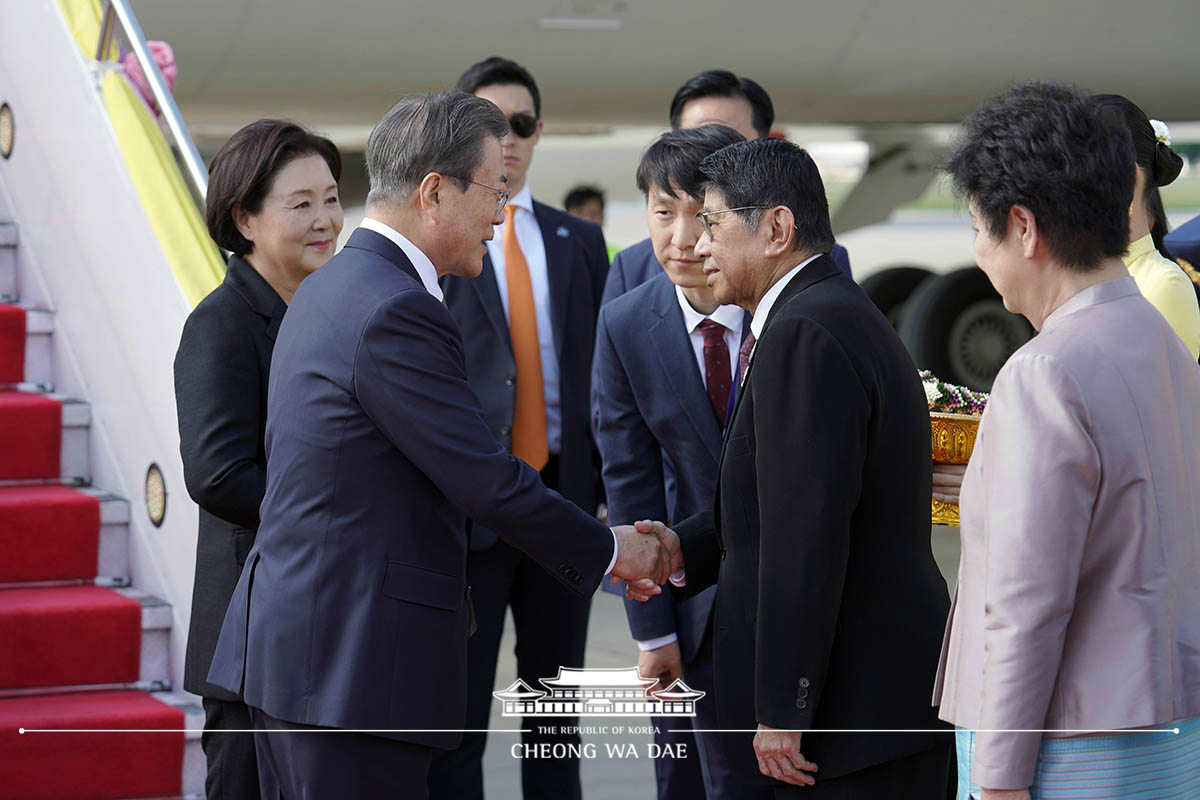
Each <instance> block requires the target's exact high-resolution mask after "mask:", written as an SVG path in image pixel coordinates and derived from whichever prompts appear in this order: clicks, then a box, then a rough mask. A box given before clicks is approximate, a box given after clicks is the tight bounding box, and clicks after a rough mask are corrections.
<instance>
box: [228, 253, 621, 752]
mask: <svg viewBox="0 0 1200 800" xmlns="http://www.w3.org/2000/svg"><path fill="white" fill-rule="evenodd" d="M266 447H267V490H266V497H265V498H264V500H263V505H262V524H261V526H260V527H259V531H258V540H257V542H256V543H255V545H254V549H253V550H252V551H251V553H250V557H249V559H248V560H247V563H246V567H245V569H244V570H243V571H242V575H241V578H240V580H239V581H238V584H237V588H236V589H235V591H234V595H233V599H232V601H231V602H230V606H229V612H228V613H227V614H226V617H225V624H224V627H223V628H222V630H221V638H220V640H219V641H218V643H217V650H216V653H215V655H214V656H213V663H212V670H211V671H210V673H209V681H210V682H212V683H215V684H217V685H218V686H221V687H224V688H225V689H228V690H229V691H237V690H238V689H239V688H241V689H243V693H244V696H245V699H246V702H247V703H248V704H249V705H251V706H255V707H258V708H261V709H262V710H264V711H266V712H267V713H268V714H270V715H271V716H273V717H276V718H278V719H282V720H286V721H288V722H298V723H303V724H307V725H319V726H327V727H335V728H358V729H380V728H387V729H410V730H411V729H451V730H448V731H446V732H439V733H394V734H386V736H388V737H389V738H395V739H401V740H406V741H412V742H416V743H421V744H426V745H431V746H435V747H453V746H455V745H456V744H457V743H458V741H459V740H460V738H461V734H460V733H457V732H455V731H454V730H453V729H455V728H462V726H463V723H464V721H465V714H466V710H465V709H466V689H467V631H468V624H469V617H470V611H469V609H470V598H469V595H468V594H467V592H468V589H467V584H466V569H467V546H468V543H467V518H468V517H471V518H473V519H477V520H479V521H480V522H482V523H484V524H486V525H488V526H489V527H491V528H492V529H493V530H496V531H497V532H499V533H500V535H502V536H504V537H505V539H506V540H507V541H508V542H509V543H511V544H513V545H514V546H516V547H518V548H520V549H521V550H523V551H524V552H525V553H527V554H528V555H529V556H530V557H531V558H533V559H534V560H535V561H537V562H538V563H540V564H541V565H542V566H544V567H545V568H546V569H547V570H548V571H549V572H550V574H551V575H553V576H554V577H556V578H557V579H558V580H559V581H561V582H562V583H563V584H564V585H565V586H567V587H568V588H569V589H571V590H573V591H575V592H578V593H579V594H581V595H585V596H586V595H588V594H590V593H591V592H593V591H594V590H595V588H596V585H597V584H598V583H599V582H600V578H601V577H602V575H603V573H604V570H605V568H606V567H607V566H608V563H609V560H610V559H611V558H612V554H613V537H612V534H611V532H609V530H608V529H607V528H606V527H605V526H604V525H602V524H601V523H599V522H597V521H596V520H595V519H593V518H592V517H591V516H590V515H589V514H587V513H585V512H583V511H581V510H580V509H579V508H578V507H576V506H575V505H573V504H572V503H569V502H566V501H564V500H563V499H562V498H561V497H559V496H558V495H556V494H554V493H553V492H551V491H549V490H547V489H546V488H545V487H544V486H543V485H542V484H541V482H540V480H539V479H538V476H537V473H536V472H534V471H533V470H532V469H530V468H529V467H528V466H527V465H526V464H524V463H523V462H521V461H520V460H518V459H516V458H514V457H513V456H512V455H510V454H509V453H507V452H505V450H504V448H502V447H501V446H500V445H499V444H498V443H497V442H496V440H495V438H494V437H493V436H492V434H491V432H490V431H489V430H488V426H487V424H486V423H485V422H484V418H483V413H482V411H481V410H480V408H479V401H478V399H477V398H476V396H475V393H474V391H472V389H471V387H470V384H469V383H468V382H467V378H466V371H465V369H464V365H463V349H462V338H461V336H460V335H459V332H458V326H457V325H455V324H454V320H453V319H451V317H450V314H449V313H448V312H447V311H446V308H445V306H443V305H442V304H441V303H439V302H438V301H437V300H436V299H435V298H434V297H433V296H432V295H430V294H429V292H427V291H426V290H425V288H424V286H422V284H421V282H420V281H419V280H418V278H417V273H416V271H415V269H414V268H413V267H412V265H411V264H410V262H409V261H408V259H407V258H406V257H405V256H404V254H403V252H402V251H401V250H400V248H399V247H397V246H396V245H395V244H393V243H392V242H391V241H389V240H388V239H387V238H386V237H383V236H380V235H379V234H377V233H375V232H373V231H368V230H358V231H355V233H354V234H353V235H352V236H351V237H350V241H349V242H348V243H347V244H346V246H345V248H344V249H343V250H342V251H341V252H340V253H338V254H337V255H336V256H334V257H333V258H332V259H331V260H330V261H329V263H328V264H326V265H325V266H324V267H322V268H321V269H319V270H317V271H316V272H315V273H313V274H312V275H310V276H309V277H308V278H306V279H305V280H304V283H302V284H301V285H300V289H299V290H298V291H297V292H296V295H295V297H294V298H293V299H292V303H291V306H290V308H289V309H288V313H287V317H286V318H285V319H284V322H283V325H282V326H281V327H280V329H279V337H278V341H277V343H276V346H275V356H274V362H273V364H272V365H271V382H270V394H269V400H268V414H267V437H266ZM564 531H569V532H570V535H569V536H568V535H564Z"/></svg>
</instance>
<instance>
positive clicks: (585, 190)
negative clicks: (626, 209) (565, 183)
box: [563, 185, 604, 211]
mask: <svg viewBox="0 0 1200 800" xmlns="http://www.w3.org/2000/svg"><path fill="white" fill-rule="evenodd" d="M592 200H595V201H597V202H598V203H600V208H601V209H603V208H604V192H602V191H600V189H598V188H597V187H595V186H587V185H581V186H576V187H574V188H573V189H571V191H569V192H567V196H566V197H564V198H563V208H565V209H566V210H567V211H570V210H571V209H572V208H579V207H580V206H582V205H584V204H585V203H590V202H591V201H592Z"/></svg>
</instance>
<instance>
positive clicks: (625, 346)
mask: <svg viewBox="0 0 1200 800" xmlns="http://www.w3.org/2000/svg"><path fill="white" fill-rule="evenodd" d="M740 141H743V137H742V136H741V134H739V133H737V132H736V131H734V130H732V129H730V128H726V127H724V126H720V125H705V126H702V127H700V128H695V129H690V130H680V131H671V132H670V133H666V134H664V135H663V136H661V137H660V138H659V139H658V140H657V141H656V142H654V143H653V144H652V145H650V147H649V148H648V149H647V150H646V153H645V155H643V156H642V160H641V164H640V165H639V166H638V171H637V183H638V188H639V189H641V190H642V193H643V194H644V195H645V197H646V224H647V227H648V228H649V230H650V239H649V241H650V242H651V243H652V245H653V248H654V257H655V264H656V265H658V269H659V274H658V275H656V276H654V277H653V278H650V279H649V280H648V281H646V282H645V283H643V284H642V285H641V286H638V287H636V288H635V289H633V290H631V291H629V292H628V293H626V294H624V295H622V296H621V297H619V298H617V299H616V300H614V301H612V302H611V303H608V304H607V305H605V306H604V308H602V309H601V311H600V323H599V326H598V329H597V331H596V355H595V358H594V360H593V362H592V385H593V386H594V387H596V388H595V394H594V401H593V402H594V403H595V408H594V410H593V414H594V419H595V426H596V443H597V444H598V445H599V447H600V454H601V456H602V458H603V462H604V473H603V474H604V487H605V490H606V495H607V497H608V513H609V520H611V521H614V522H633V521H634V520H639V519H651V518H653V519H667V520H673V519H684V518H686V517H689V516H691V515H692V514H696V513H699V512H700V511H704V510H707V509H709V508H712V504H713V496H714V493H715V490H716V486H717V460H718V457H719V455H720V452H721V435H722V432H723V431H724V429H725V424H726V421H727V417H728V415H729V411H730V410H731V409H730V406H731V400H732V398H733V396H734V387H735V386H736V384H737V365H738V352H739V350H740V349H741V345H742V341H743V339H744V338H745V336H746V334H747V333H749V331H750V316H749V315H748V314H747V313H746V312H745V311H743V310H742V309H740V308H738V307H737V306H734V305H724V306H723V305H721V304H719V303H718V302H717V300H716V298H715V297H713V293H712V289H710V288H709V287H708V286H707V284H706V283H705V277H704V271H703V269H702V267H703V264H704V260H703V259H702V258H700V257H698V256H697V255H696V253H695V250H694V247H695V245H696V242H697V240H699V238H700V233H701V224H700V220H699V219H698V218H697V216H696V215H697V214H698V213H699V212H700V211H702V210H703V208H704V190H703V187H702V176H701V175H700V172H699V166H700V162H701V161H702V160H703V159H704V158H705V156H708V155H710V154H711V153H714V152H716V151H717V150H720V149H721V148H722V147H725V146H726V145H730V144H733V143H734V142H740ZM667 463H670V464H673V465H674V467H675V470H674V471H675V474H676V476H677V482H676V483H675V485H674V488H673V490H671V491H668V488H667V483H666V479H665V476H664V465H665V464H667ZM715 594H716V588H715V587H710V588H709V589H706V590H705V591H703V592H701V593H700V594H698V595H697V596H695V597H693V598H691V599H689V600H685V601H683V602H680V603H674V602H672V599H671V597H670V595H669V594H662V595H659V596H656V597H654V598H651V600H649V601H648V602H646V603H639V602H637V601H635V600H632V599H629V600H627V601H626V612H627V614H628V617H629V627H630V630H631V632H632V633H633V638H634V639H635V640H637V644H638V649H639V650H640V652H641V655H640V657H639V658H638V667H639V669H640V670H641V674H642V676H643V677H645V678H658V679H659V686H658V687H657V688H659V689H662V688H666V687H668V686H670V685H671V683H672V682H674V681H675V680H676V679H678V678H679V677H681V676H682V677H683V679H684V682H685V683H686V684H687V685H688V686H690V687H691V688H692V689H696V690H699V691H703V692H705V695H706V696H705V697H704V698H702V699H701V700H699V701H698V702H697V703H696V717H695V722H696V727H697V728H700V729H708V730H712V729H715V728H718V727H719V726H718V724H717V719H716V713H715V712H716V697H715V695H714V691H713V667H712V635H711V631H710V630H709V626H710V617H711V614H712V606H713V596H714V595H715ZM654 725H655V730H656V733H655V736H654V738H655V741H656V742H658V743H659V744H660V745H668V744H669V745H672V749H671V752H685V753H687V754H688V758H660V759H657V760H656V761H655V765H654V766H655V777H656V778H657V782H658V797H659V798H660V800H695V799H696V798H704V797H708V798H709V800H716V799H717V798H720V800H740V798H755V797H760V798H763V800H769V799H770V797H771V792H770V791H769V790H767V789H763V788H761V787H752V786H750V785H748V784H746V783H745V782H743V781H740V780H738V778H737V777H736V776H735V775H734V774H733V773H732V771H731V770H730V768H729V765H728V763H727V762H726V759H725V755H724V751H723V750H722V749H721V748H719V747H717V746H716V744H717V742H716V740H717V738H718V737H719V736H720V734H712V733H698V734H695V735H694V736H693V735H692V734H691V733H690V732H684V731H681V730H680V729H683V728H687V727H688V725H687V718H664V719H655V720H654ZM681 743H682V744H685V748H683V749H682V750H681V749H680V748H679V747H678V745H679V744H681Z"/></svg>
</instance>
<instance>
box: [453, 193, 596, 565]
mask: <svg viewBox="0 0 1200 800" xmlns="http://www.w3.org/2000/svg"><path fill="white" fill-rule="evenodd" d="M533 213H534V216H535V217H536V218H537V221H538V226H539V227H540V228H541V230H542V241H543V242H544V243H545V248H546V269H547V272H548V277H549V282H550V320H551V326H552V328H553V330H554V346H555V348H556V349H557V350H558V372H559V403H560V406H561V409H562V447H561V451H560V453H559V462H558V491H559V493H560V494H562V496H563V497H565V498H567V499H568V500H570V501H572V502H573V503H575V504H576V505H577V506H579V507H580V508H582V509H583V510H585V511H588V512H594V511H595V510H596V505H597V503H598V501H599V487H600V475H599V467H598V465H599V458H598V456H597V455H596V451H595V447H594V445H593V443H592V439H591V425H590V420H589V405H590V392H591V364H592V346H593V344H594V343H595V334H596V315H597V313H598V312H599V310H600V295H601V293H602V292H603V290H604V279H605V276H606V275H607V274H608V252H607V250H606V249H605V246H604V234H603V233H601V232H600V228H599V226H597V225H595V224H594V223H591V222H587V221H586V220H581V219H578V218H577V217H572V216H571V215H570V214H567V213H566V212H563V211H559V210H558V209H555V208H551V207H550V206H547V205H543V204H542V203H539V202H537V201H536V200H535V201H534V203H533ZM442 290H443V291H444V292H445V294H446V307H447V308H449V309H450V315H451V316H453V317H454V320H455V322H457V323H458V327H459V329H460V330H462V337H463V346H464V348H465V351H466V360H467V377H468V379H469V380H470V381H471V386H472V388H474V389H475V392H476V394H478V395H479V401H480V402H481V403H482V404H483V414H484V417H485V418H486V419H487V423H488V427H489V428H491V430H492V434H493V435H494V436H495V437H496V439H497V441H499V442H500V443H501V444H503V445H504V446H505V448H507V449H508V450H510V451H511V450H512V422H513V409H514V407H515V405H516V399H517V387H516V372H517V368H516V362H515V361H514V359H513V352H512V338H511V337H510V335H509V332H508V321H507V319H506V317H505V316H504V305H503V304H502V303H501V302H500V290H499V289H498V288H497V287H496V273H495V271H494V270H493V269H492V260H491V258H490V257H489V256H484V259H483V272H482V273H480V275H479V276H478V277H475V278H460V277H446V278H443V279H442ZM495 543H496V535H495V534H494V533H493V532H492V531H490V530H488V529H487V528H486V526H476V527H474V528H472V530H471V549H472V550H483V549H486V548H488V547H491V546H492V545H494V544H495Z"/></svg>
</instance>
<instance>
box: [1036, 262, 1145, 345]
mask: <svg viewBox="0 0 1200 800" xmlns="http://www.w3.org/2000/svg"><path fill="white" fill-rule="evenodd" d="M1137 294H1141V292H1139V291H1138V288H1137V284H1136V283H1135V282H1134V280H1133V278H1131V277H1128V276H1126V277H1122V278H1113V279H1111V280H1107V281H1101V282H1100V283H1096V284H1093V285H1091V286H1089V287H1087V288H1086V289H1082V290H1080V291H1078V292H1076V293H1075V294H1073V295H1071V296H1070V297H1068V298H1067V300H1066V302H1064V303H1063V304H1062V305H1061V306H1059V307H1058V308H1056V309H1054V310H1053V311H1051V312H1050V315H1049V316H1047V317H1046V319H1045V320H1044V321H1043V322H1042V330H1041V333H1049V332H1050V331H1052V330H1054V329H1055V328H1057V327H1058V326H1059V325H1061V324H1062V323H1063V320H1065V319H1066V318H1067V317H1069V316H1071V315H1072V314H1074V313H1075V312H1076V311H1079V310H1080V309H1083V308H1087V307H1088V306H1094V305H1099V304H1100V303H1107V302H1109V301H1110V300H1118V299H1120V298H1122V297H1130V296H1132V295H1137Z"/></svg>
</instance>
